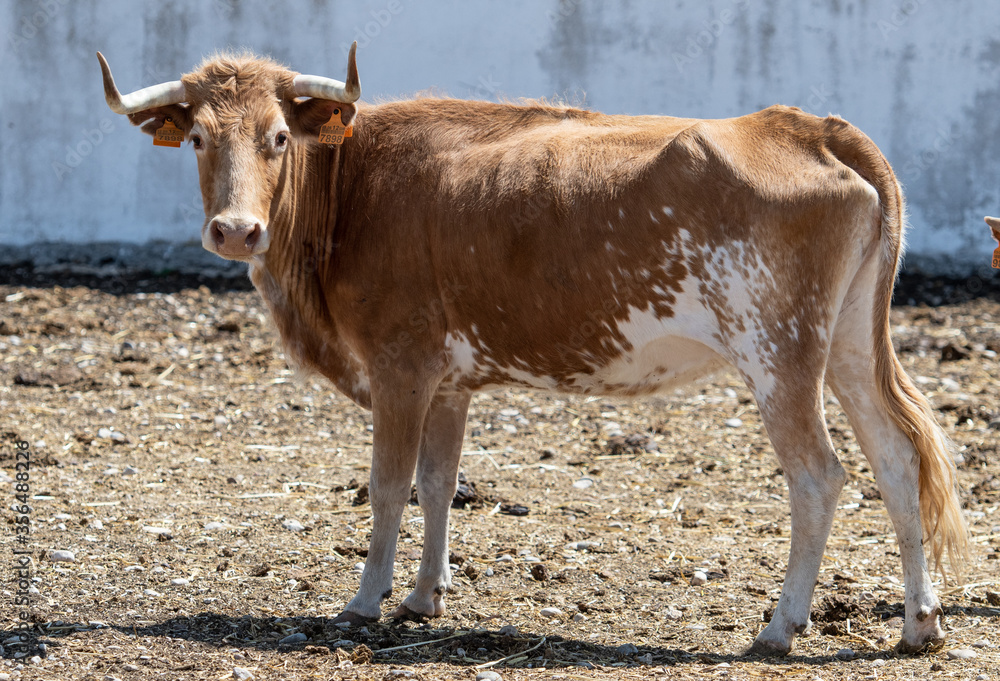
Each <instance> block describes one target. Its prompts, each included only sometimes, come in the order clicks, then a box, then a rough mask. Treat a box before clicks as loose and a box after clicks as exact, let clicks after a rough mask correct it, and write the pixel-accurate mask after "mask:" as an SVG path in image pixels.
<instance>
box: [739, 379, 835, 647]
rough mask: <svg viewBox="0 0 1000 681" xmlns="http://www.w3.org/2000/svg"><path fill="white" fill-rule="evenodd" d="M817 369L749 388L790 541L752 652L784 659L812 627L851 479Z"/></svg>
mask: <svg viewBox="0 0 1000 681" xmlns="http://www.w3.org/2000/svg"><path fill="white" fill-rule="evenodd" d="M820 364H821V362H820ZM815 366H816V364H815V363H802V364H801V365H800V369H799V370H798V371H792V372H788V371H786V372H785V373H784V374H773V375H774V376H775V380H774V384H773V385H770V386H767V387H765V386H762V385H760V384H759V383H758V384H757V385H751V389H752V390H753V391H754V394H755V396H756V398H757V403H758V405H759V407H760V411H761V416H762V418H763V421H764V425H765V427H766V428H767V432H768V435H769V436H770V438H771V443H772V444H773V445H774V450H775V452H776V454H777V455H778V460H779V461H780V462H781V467H782V470H783V471H784V475H785V480H786V481H787V483H788V492H789V497H790V502H791V515H792V541H791V549H790V553H789V557H788V569H787V570H786V572H785V582H784V585H783V586H782V589H781V598H780V599H779V600H778V605H777V608H776V609H775V611H774V614H773V615H772V617H771V621H770V623H769V624H768V625H767V626H766V627H765V628H764V630H763V631H761V632H760V634H759V635H758V636H757V638H756V640H755V641H754V643H753V646H752V647H751V648H750V650H749V653H750V654H764V655H785V654H787V653H788V652H789V651H790V650H791V648H792V642H793V640H794V638H795V635H796V634H800V633H803V632H805V631H806V630H807V629H808V628H809V625H810V620H809V612H810V607H811V603H812V595H813V588H814V586H815V584H816V577H817V575H818V574H819V566H820V561H821V559H822V557H823V551H824V548H825V547H826V540H827V537H828V536H829V534H830V526H831V525H832V523H833V514H834V511H835V510H836V508H837V500H838V498H839V496H840V491H841V489H842V488H843V486H844V482H845V481H846V479H847V475H846V473H845V472H844V469H843V467H842V466H841V465H840V462H839V461H838V460H837V456H836V453H835V452H834V449H833V444H832V443H831V442H830V435H829V433H828V432H827V430H826V424H825V423H824V420H823V408H822V401H821V400H822V377H821V375H813V374H818V373H819V372H821V369H819V370H815V369H813V367H815ZM786 369H787V367H786ZM782 375H783V378H779V376H782Z"/></svg>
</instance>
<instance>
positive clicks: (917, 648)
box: [894, 636, 944, 655]
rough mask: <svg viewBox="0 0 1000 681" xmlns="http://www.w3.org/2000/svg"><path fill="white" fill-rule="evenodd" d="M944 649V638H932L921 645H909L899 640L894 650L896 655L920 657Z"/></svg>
mask: <svg viewBox="0 0 1000 681" xmlns="http://www.w3.org/2000/svg"><path fill="white" fill-rule="evenodd" d="M943 647H944V636H939V637H938V636H936V637H934V638H931V639H928V640H927V641H924V642H923V643H909V642H907V641H905V640H903V639H900V641H899V643H897V644H896V647H895V648H894V650H895V651H896V654H897V655H922V654H924V653H930V652H934V651H935V650H940V649H941V648H943Z"/></svg>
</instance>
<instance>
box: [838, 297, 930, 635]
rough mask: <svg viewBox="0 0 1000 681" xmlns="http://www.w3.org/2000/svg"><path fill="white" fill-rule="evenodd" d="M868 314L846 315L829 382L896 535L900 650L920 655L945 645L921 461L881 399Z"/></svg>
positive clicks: (855, 310)
mask: <svg viewBox="0 0 1000 681" xmlns="http://www.w3.org/2000/svg"><path fill="white" fill-rule="evenodd" d="M869 310H870V308H869V306H868V305H865V304H861V303H859V304H858V305H857V306H856V307H847V308H845V310H844V311H843V312H842V313H841V318H840V320H839V321H838V322H837V329H836V335H835V337H834V344H833V348H832V350H831V354H830V363H829V365H828V369H827V378H828V380H829V383H830V386H831V387H832V388H833V390H834V393H835V394H836V395H837V398H838V399H839V400H840V403H841V406H842V407H843V408H844V411H845V413H846V414H847V417H848V419H849V420H850V422H851V425H852V426H853V427H854V433H855V435H856V436H857V438H858V443H859V444H860V445H861V451H862V452H863V453H864V455H865V457H866V458H867V459H868V461H869V463H870V464H871V466H872V471H873V472H874V473H875V480H876V482H877V483H878V486H879V490H880V491H881V493H882V500H883V501H884V502H885V507H886V510H887V511H888V512H889V517H890V518H891V519H892V524H893V527H894V528H895V530H896V539H897V541H898V543H899V554H900V557H901V558H902V563H903V581H904V584H905V589H906V591H905V598H904V603H905V608H906V616H905V620H904V624H903V635H902V638H901V640H900V642H899V644H898V646H897V649H898V650H900V651H901V652H916V651H919V650H922V649H924V648H926V647H933V646H936V645H939V644H940V643H942V642H943V641H944V632H943V631H942V629H941V622H940V620H941V615H942V610H941V603H940V601H938V598H937V596H936V595H935V594H934V591H933V587H932V585H931V577H930V574H929V573H928V569H927V561H926V558H925V556H924V549H923V543H922V538H923V527H922V523H921V511H920V495H919V473H920V464H919V457H918V455H917V451H916V449H915V448H914V446H913V443H912V442H911V440H910V438H908V437H907V436H906V434H905V433H904V432H903V431H902V430H900V428H899V426H897V425H896V423H895V422H893V420H892V418H891V417H890V415H889V414H888V413H887V412H886V410H885V407H884V406H883V405H882V401H881V399H880V398H879V395H878V388H877V384H876V382H875V380H876V379H875V375H874V372H873V370H872V364H871V359H870V358H871V352H872V351H871V341H870V339H871V334H872V328H871V327H872V323H871V314H870V312H869Z"/></svg>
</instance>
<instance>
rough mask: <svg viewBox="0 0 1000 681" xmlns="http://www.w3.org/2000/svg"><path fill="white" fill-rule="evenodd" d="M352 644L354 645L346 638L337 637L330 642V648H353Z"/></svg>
mask: <svg viewBox="0 0 1000 681" xmlns="http://www.w3.org/2000/svg"><path fill="white" fill-rule="evenodd" d="M354 645H355V643H354V641H351V640H349V639H346V638H339V639H337V640H336V641H334V642H333V643H331V644H330V646H331V647H332V648H334V649H337V648H353V647H354Z"/></svg>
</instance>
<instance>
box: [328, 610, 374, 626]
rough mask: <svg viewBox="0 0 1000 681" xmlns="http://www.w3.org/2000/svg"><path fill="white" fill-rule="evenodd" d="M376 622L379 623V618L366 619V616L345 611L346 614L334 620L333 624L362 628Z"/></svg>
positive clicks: (341, 614)
mask: <svg viewBox="0 0 1000 681" xmlns="http://www.w3.org/2000/svg"><path fill="white" fill-rule="evenodd" d="M376 621H378V617H365V616H364V615H359V614H358V613H356V612H351V611H350V610H345V611H344V612H342V613H340V614H339V615H337V616H336V617H335V618H334V620H333V623H334V624H344V623H347V624H349V625H351V626H352V627H360V626H363V625H365V624H370V623H372V622H376Z"/></svg>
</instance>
